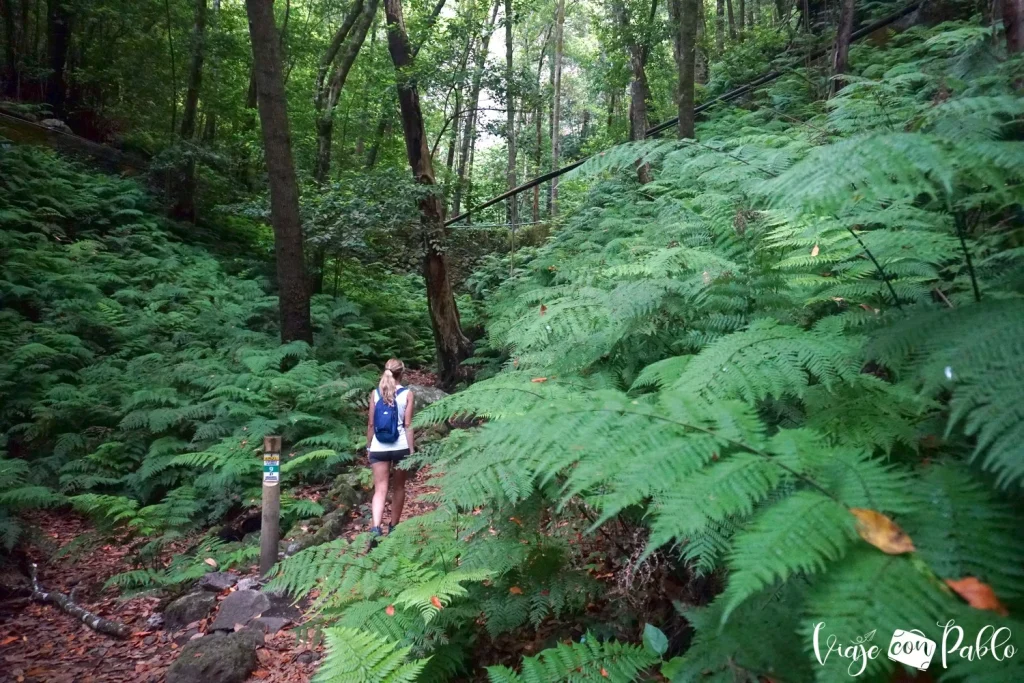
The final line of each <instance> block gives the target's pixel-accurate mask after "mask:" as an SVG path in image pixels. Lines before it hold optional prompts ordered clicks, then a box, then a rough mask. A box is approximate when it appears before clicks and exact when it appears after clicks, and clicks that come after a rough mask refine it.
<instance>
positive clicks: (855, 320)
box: [419, 25, 1024, 681]
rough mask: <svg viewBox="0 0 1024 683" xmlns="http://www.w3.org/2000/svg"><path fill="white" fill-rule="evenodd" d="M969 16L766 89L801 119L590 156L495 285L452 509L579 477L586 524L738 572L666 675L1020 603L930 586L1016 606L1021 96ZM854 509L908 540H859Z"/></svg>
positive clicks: (786, 674)
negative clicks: (645, 175) (533, 241)
mask: <svg viewBox="0 0 1024 683" xmlns="http://www.w3.org/2000/svg"><path fill="white" fill-rule="evenodd" d="M975 33H976V31H975V28H974V27H972V26H967V25H957V26H949V25H946V26H941V27H938V28H935V29H931V30H928V31H926V30H923V29H915V30H914V31H912V32H910V33H909V34H907V35H904V36H901V37H900V38H898V39H894V41H893V43H892V44H891V46H890V47H889V48H888V49H886V50H873V51H861V52H859V53H858V58H859V61H858V62H857V64H858V68H860V69H861V73H860V74H859V75H855V76H854V77H852V78H851V80H850V85H849V86H847V87H845V88H844V89H843V90H842V91H841V92H840V93H839V94H838V95H837V96H836V97H834V98H832V99H831V100H830V101H829V103H828V106H827V108H824V109H823V108H821V107H817V108H816V107H815V106H813V105H812V104H809V103H805V104H804V105H803V106H801V105H800V103H799V99H798V98H797V97H796V95H795V92H796V90H794V85H793V83H792V82H790V80H789V79H790V77H785V78H783V79H781V80H780V81H779V82H778V83H776V84H775V85H773V86H772V87H771V88H770V89H769V90H768V93H767V95H768V97H769V98H772V97H777V98H780V101H782V102H783V103H784V104H783V106H784V107H785V108H786V109H787V110H789V111H790V112H795V113H799V115H800V118H797V119H796V120H795V121H794V116H791V115H789V114H786V115H785V116H784V117H783V118H776V117H775V115H774V113H773V110H774V108H772V109H761V110H757V111H753V112H750V111H745V110H732V111H720V112H719V113H718V114H717V115H715V116H714V118H712V120H710V121H709V122H708V123H706V124H703V125H702V126H701V127H700V128H699V130H698V137H699V143H697V144H693V143H688V142H675V141H654V142H648V143H643V144H641V145H629V146H623V147H622V148H617V149H613V150H609V151H608V152H607V153H605V154H604V155H602V156H600V157H597V158H595V159H594V160H592V161H589V162H587V164H585V165H584V166H583V167H581V168H580V169H579V171H577V174H578V175H579V176H587V175H589V176H591V177H594V176H596V177H597V181H596V182H594V183H593V185H592V188H591V190H590V195H589V197H588V198H587V200H586V202H585V204H584V206H583V207H582V208H581V209H580V210H579V211H578V212H576V213H575V214H574V215H572V216H571V217H570V218H569V219H568V220H567V221H566V225H565V226H564V227H563V229H562V230H560V231H559V232H557V233H556V234H555V235H554V236H553V237H552V238H551V240H550V241H549V242H548V244H547V245H545V246H543V247H541V248H539V249H538V250H537V251H536V253H535V254H532V255H531V260H530V262H529V265H528V266H527V267H526V268H525V269H524V271H523V272H520V273H514V274H513V276H512V277H510V278H508V279H506V281H505V282H504V283H503V284H502V285H501V286H499V287H497V288H495V287H494V285H493V284H488V291H489V295H490V298H489V300H488V307H487V313H488V316H489V318H490V320H489V323H488V333H489V338H488V353H489V354H491V358H493V356H494V354H500V357H499V358H498V361H499V362H503V363H504V371H503V372H501V373H499V374H497V375H496V376H494V377H492V378H490V379H486V380H484V381H481V382H477V383H476V384H474V385H473V386H471V387H470V388H468V389H467V390H465V391H463V392H461V393H459V394H457V395H455V396H452V397H450V398H448V399H445V400H444V401H441V402H440V403H437V404H434V405H432V406H431V407H430V408H429V409H428V410H426V411H424V412H423V413H421V415H420V417H419V419H420V420H421V422H422V423H423V424H432V423H439V422H442V421H444V420H446V419H449V418H453V417H460V418H463V419H464V418H465V416H466V415H467V414H468V415H473V416H476V417H478V418H483V424H482V425H481V426H479V427H477V428H475V429H472V430H468V431H466V432H464V433H460V434H456V435H454V436H453V437H452V438H450V439H449V440H448V442H447V443H446V445H445V448H444V450H443V452H442V453H441V455H440V457H439V458H438V459H437V460H436V462H434V463H433V467H434V468H435V471H436V472H438V473H439V474H440V476H439V477H438V479H437V482H438V484H439V486H440V492H439V494H438V498H439V500H440V501H442V503H446V504H449V505H455V506H458V507H459V508H462V509H476V508H479V507H481V506H485V507H486V506H490V507H495V508H497V509H498V510H502V509H504V510H512V509H517V508H518V507H520V506H523V505H525V504H526V502H527V501H533V500H537V499H538V498H540V499H543V500H548V501H550V504H551V505H552V506H555V507H558V506H560V509H561V510H562V511H563V512H564V511H568V510H572V509H574V506H575V505H577V504H578V502H580V501H581V500H582V501H583V502H585V503H586V504H588V505H590V506H593V507H594V508H596V509H597V510H598V511H599V516H598V518H597V520H596V521H595V522H594V523H593V527H601V526H602V525H605V524H607V525H609V527H608V529H609V530H610V529H612V528H613V527H612V526H611V524H612V520H614V519H615V518H616V517H619V516H622V515H626V514H628V515H629V516H630V519H637V518H640V519H642V520H643V522H644V524H645V525H646V526H647V527H648V528H649V536H648V541H647V542H648V546H647V549H646V552H647V554H650V553H652V552H654V551H656V550H658V551H660V552H661V553H668V554H669V555H670V556H671V557H672V558H673V560H674V561H675V562H676V563H677V564H678V565H689V566H690V567H691V568H692V569H693V570H694V571H696V572H698V573H702V574H708V573H711V572H716V573H717V574H718V575H720V576H721V577H722V578H723V580H724V590H723V591H722V592H721V594H719V595H718V596H717V597H716V598H715V599H714V601H713V602H712V603H711V605H709V606H708V607H706V608H703V609H701V610H691V609H689V608H684V611H685V613H686V616H687V619H688V620H689V621H691V623H693V624H694V626H695V628H696V632H697V633H696V636H695V639H694V642H693V645H692V646H691V648H690V649H689V650H688V651H686V652H685V653H683V654H682V656H681V657H680V658H678V659H676V660H674V661H673V663H672V665H671V667H670V669H669V670H670V672H672V673H673V680H678V681H691V680H704V679H705V677H707V676H709V675H710V676H711V677H712V678H714V679H716V680H717V679H722V680H757V679H759V678H762V677H768V678H772V679H778V680H810V679H812V678H816V679H817V680H821V681H826V680H835V679H836V677H837V676H839V675H841V674H840V672H839V670H838V669H837V668H836V667H845V666H846V664H848V661H845V660H844V661H842V662H841V663H836V662H835V658H834V657H833V658H832V659H830V661H829V662H828V665H827V666H821V665H820V664H819V663H818V662H817V661H816V660H815V659H814V655H813V653H812V652H811V650H810V641H811V634H812V632H813V630H814V626H815V624H817V623H820V622H824V623H825V624H826V631H827V632H828V633H834V634H835V635H836V636H837V638H838V640H839V642H843V643H845V642H853V641H854V639H855V638H857V637H860V636H864V634H867V633H869V632H870V631H872V630H873V629H877V632H878V633H879V634H888V633H891V632H892V631H893V630H894V629H896V628H903V629H906V628H908V626H906V625H909V624H913V625H914V626H913V628H919V629H922V630H923V631H924V632H925V633H926V634H927V635H929V637H931V638H932V639H934V640H938V639H939V638H941V627H937V626H936V623H938V622H941V623H945V621H946V620H948V619H950V618H953V619H957V620H958V622H959V621H964V622H969V623H971V624H974V623H978V619H982V618H983V619H987V620H988V621H986V622H985V623H992V624H997V625H1006V626H1011V627H1013V626H1014V625H1015V624H1016V622H1015V621H1013V620H1010V619H1007V618H1005V617H1000V616H999V615H997V614H995V613H994V612H986V613H983V614H982V615H981V616H979V613H977V612H976V611H975V610H972V609H969V608H967V607H966V606H965V605H964V604H963V603H962V602H961V601H960V600H959V598H957V597H956V596H955V595H954V594H953V593H952V592H951V591H950V590H949V589H948V587H947V586H946V585H945V584H944V582H943V581H944V580H947V579H948V580H957V579H962V578H965V577H976V578H977V579H978V580H980V581H983V582H985V583H986V584H988V585H989V586H992V588H993V590H994V591H995V593H996V595H997V596H998V598H999V599H1000V600H1001V601H1002V602H1003V603H1004V604H1006V605H1007V607H1008V609H1009V611H1010V613H1011V614H1014V613H1015V611H1016V610H1019V609H1020V608H1021V602H1020V600H1021V597H1020V596H1021V592H1020V591H1021V585H1020V582H1021V574H1020V571H1019V568H1020V566H1021V563H1022V561H1024V546H1022V545H1021V543H1020V542H1019V540H1018V539H1017V534H1016V533H1015V531H1014V528H1015V527H1019V525H1020V524H1021V523H1022V522H1024V518H1022V517H1021V508H1020V502H1021V498H1020V484H1021V481H1022V478H1021V475H1022V472H1024V470H1022V469H1021V464H1020V463H1021V446H1020V444H1021V442H1022V436H1024V434H1021V432H1020V425H1021V424H1022V419H1021V418H1022V415H1021V414H1020V408H1019V407H1020V405H1021V404H1022V398H1024V397H1022V396H1021V395H1020V386H1022V381H1021V380H1022V378H1021V376H1020V367H1021V364H1022V361H1024V348H1022V347H1021V343H1020V340H1021V339H1022V338H1024V334H1022V333H1024V330H1022V329H1021V324H1022V322H1021V321H1024V303H1022V302H1024V264H1022V263H1021V253H1020V249H1019V237H1020V210H1021V209H1020V207H1021V205H1022V203H1024V194H1022V193H1024V176H1022V175H1021V168H1024V163H1022V162H1021V159H1020V158H1018V157H1019V154H1020V145H1021V143H1020V141H1019V136H1020V123H1021V120H1022V119H1021V115H1022V109H1021V106H1020V99H1019V96H1017V95H1016V94H1015V93H1014V92H1013V90H1012V88H1013V86H1012V83H1013V78H1014V77H1013V76H1012V75H1011V73H1012V70H1011V68H1010V66H1009V65H1007V66H1001V65H999V64H998V60H995V59H983V58H982V56H983V55H984V53H985V52H986V51H991V45H990V44H986V43H985V42H984V41H979V40H975V39H974V38H975V37H976V36H975ZM951 34H958V35H961V37H963V38H964V39H965V41H966V42H965V43H957V42H956V41H953V40H950V39H948V36H949V35H951ZM951 72H956V73H957V77H956V79H957V80H956V81H955V82H953V81H951V80H948V78H947V74H948V73H951ZM786 98H788V99H786ZM638 157H641V158H643V159H644V160H646V161H648V162H650V163H651V164H652V165H653V169H654V171H653V175H654V181H653V182H651V183H649V184H647V185H645V186H643V187H642V188H638V187H637V185H636V183H635V180H634V164H635V162H636V160H637V158H638ZM968 259H970V260H968ZM485 277H486V278H492V277H493V275H488V274H487V273H484V274H483V275H482V276H481V281H486V280H484V278H485ZM489 362H493V361H491V360H489ZM852 508H863V509H869V510H874V511H876V512H879V513H882V514H884V515H886V516H887V517H889V518H890V519H893V520H895V521H896V522H897V523H898V524H899V525H900V526H901V527H902V528H903V529H904V530H906V531H907V533H908V534H909V535H910V538H911V539H912V540H913V542H914V545H915V551H914V552H913V553H912V554H911V555H910V556H890V555H886V554H884V553H883V552H881V551H880V550H879V549H878V548H875V547H872V546H871V545H869V544H868V543H866V542H865V541H863V540H861V539H860V538H859V537H858V534H857V531H856V526H855V522H856V518H855V517H854V515H853V514H851V512H850V510H851V509H852ZM506 514H508V513H506ZM898 624H905V626H899V625H898ZM937 629H938V630H937ZM883 637H884V636H883ZM882 645H883V649H884V643H883V644H882ZM893 666H894V665H893V663H892V662H891V661H890V660H888V659H886V658H885V657H884V655H883V656H881V657H879V658H877V659H875V660H873V662H872V663H871V666H870V668H869V674H870V675H871V676H873V677H878V678H884V677H887V676H889V675H890V674H891V672H892V670H893ZM968 668H969V667H968V666H966V665H963V664H962V665H961V667H960V671H961V672H962V673H961V674H957V675H963V674H966V672H967V670H968ZM979 671H980V669H979ZM526 672H527V667H526V665H525V664H524V677H525V675H526ZM563 673H564V672H563ZM547 674H548V678H550V679H552V680H555V679H557V675H556V673H554V672H547ZM842 675H845V674H842ZM514 676H515V674H513V673H512V672H510V671H508V670H504V669H492V680H518V679H517V678H514ZM541 679H544V677H543V676H539V677H538V680H541Z"/></svg>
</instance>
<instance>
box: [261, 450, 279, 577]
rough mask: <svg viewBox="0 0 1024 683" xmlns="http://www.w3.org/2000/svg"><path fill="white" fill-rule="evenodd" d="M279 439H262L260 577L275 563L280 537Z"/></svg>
mask: <svg viewBox="0 0 1024 683" xmlns="http://www.w3.org/2000/svg"><path fill="white" fill-rule="evenodd" d="M280 484H281V437H279V436H265V437H263V519H262V522H261V524H260V576H266V575H267V574H268V573H269V572H270V569H271V568H272V567H273V566H274V564H275V563H276V562H277V544H278V541H279V540H280V536H281V486H280Z"/></svg>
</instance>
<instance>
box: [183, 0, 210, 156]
mask: <svg viewBox="0 0 1024 683" xmlns="http://www.w3.org/2000/svg"><path fill="white" fill-rule="evenodd" d="M205 41H206V0H196V9H195V25H194V26H193V28H192V61H191V62H190V63H189V69H188V86H187V87H186V90H185V108H184V109H183V110H182V112H181V138H182V139H183V140H191V139H192V138H193V137H194V136H195V132H196V114H197V112H198V111H199V90H200V88H201V87H202V83H203V54H204V43H205Z"/></svg>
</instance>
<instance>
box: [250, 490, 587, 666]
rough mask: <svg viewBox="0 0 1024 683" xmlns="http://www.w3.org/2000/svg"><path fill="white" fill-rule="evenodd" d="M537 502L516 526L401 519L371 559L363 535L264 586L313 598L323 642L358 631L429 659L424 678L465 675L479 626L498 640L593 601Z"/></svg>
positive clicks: (442, 516) (437, 514) (283, 568)
mask: <svg viewBox="0 0 1024 683" xmlns="http://www.w3.org/2000/svg"><path fill="white" fill-rule="evenodd" d="M539 502H540V501H539V499H538V500H534V501H532V502H528V503H527V504H525V505H523V506H521V507H520V508H518V509H517V510H515V514H514V515H512V518H514V519H515V520H516V521H512V519H510V518H509V517H507V516H503V517H492V516H490V515H489V514H487V513H483V514H481V515H479V516H470V517H468V518H467V516H465V515H459V514H456V513H454V512H453V511H452V510H450V509H445V508H439V509H438V510H436V511H434V512H431V513H428V514H425V515H420V516H418V517H414V518H412V519H408V520H404V521H403V522H402V523H401V524H400V525H398V526H397V527H395V529H394V531H393V532H392V533H391V534H389V535H388V536H387V537H385V538H384V539H383V540H382V541H380V543H379V545H378V546H377V547H376V548H373V549H370V550H369V551H368V552H366V547H367V546H366V544H367V541H368V540H369V538H368V536H366V535H362V536H360V537H357V538H356V539H355V540H353V541H352V542H351V543H349V542H347V541H345V540H337V541H333V542H331V543H327V544H324V545H322V546H318V547H314V548H309V549H307V550H304V551H302V552H300V553H297V554H296V555H294V556H292V557H289V558H287V559H285V560H284V561H283V562H282V563H281V564H280V565H279V567H278V569H277V573H276V576H275V578H274V580H273V581H272V583H271V586H270V587H271V588H272V589H280V590H286V591H288V592H289V593H290V594H292V595H294V596H297V597H301V596H305V595H308V594H310V593H313V592H314V591H315V592H316V598H315V600H314V601H313V608H314V610H315V612H316V614H317V617H316V619H315V623H319V624H325V625H331V627H330V628H327V633H328V634H330V632H331V628H333V627H342V628H348V629H359V630H360V631H361V632H366V633H371V634H373V637H374V638H375V639H377V640H378V641H380V642H384V643H390V644H392V645H394V646H395V647H399V648H403V650H402V651H403V652H411V653H412V655H413V656H415V657H425V656H428V655H429V656H430V657H431V659H430V661H429V663H427V664H426V667H425V669H424V674H423V676H424V678H425V679H427V680H434V679H438V680H446V679H448V678H449V677H450V676H452V675H454V674H456V673H458V672H460V671H465V670H466V666H467V659H468V658H469V656H470V654H471V652H472V647H473V644H474V642H476V641H477V640H478V638H479V633H478V627H477V626H476V623H475V622H476V621H477V619H481V620H482V621H483V623H484V624H485V625H486V630H487V633H488V634H490V635H491V636H492V637H497V636H498V635H500V634H502V633H508V632H511V631H514V630H516V629H519V628H521V627H524V626H525V625H527V624H532V625H533V626H534V627H536V626H537V625H539V624H540V623H542V622H543V621H545V620H546V619H549V618H551V617H556V618H557V617H564V616H566V615H567V614H571V613H573V612H576V611H578V610H581V609H582V608H583V607H584V605H585V604H586V602H587V601H588V600H589V599H591V598H592V597H593V595H594V590H595V586H594V585H593V581H592V580H590V579H589V578H588V577H587V575H586V574H584V573H583V572H580V571H578V570H575V569H573V568H571V567H569V566H567V564H566V563H567V560H568V559H569V554H568V552H567V549H568V545H567V544H566V538H565V537H564V535H563V534H562V533H559V532H558V530H557V529H558V528H557V527H556V526H555V525H552V526H551V528H538V524H539V521H540V513H541V510H540V509H539V508H538V507H537V503H539ZM408 648H411V650H409V649H408ZM345 656H346V657H347V656H348V655H347V654H346V655H345ZM326 666H327V664H325V667H326Z"/></svg>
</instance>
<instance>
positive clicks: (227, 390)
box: [0, 147, 430, 585]
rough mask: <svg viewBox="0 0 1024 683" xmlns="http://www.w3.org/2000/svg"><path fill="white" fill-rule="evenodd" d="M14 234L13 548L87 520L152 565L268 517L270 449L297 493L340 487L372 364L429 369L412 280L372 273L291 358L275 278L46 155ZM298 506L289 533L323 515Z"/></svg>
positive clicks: (15, 152)
mask: <svg viewBox="0 0 1024 683" xmlns="http://www.w3.org/2000/svg"><path fill="white" fill-rule="evenodd" d="M0 223H2V226H3V230H2V231H0V254H2V257H0V297H2V300H3V307H2V310H0V355H2V358H3V360H2V361H0V404H2V408H0V433H3V434H5V435H6V440H7V445H6V451H7V453H6V456H4V458H3V459H2V460H0V467H2V468H3V472H4V473H5V475H6V476H4V477H3V481H2V483H0V508H3V512H2V513H0V514H2V516H0V539H2V540H3V543H4V545H5V546H6V547H7V548H8V549H10V548H11V547H12V546H13V545H14V543H15V542H16V541H17V539H18V536H19V534H20V531H21V529H22V526H23V524H22V522H20V521H19V519H18V517H17V515H16V513H17V512H18V511H19V510H25V509H30V508H34V507H42V506H53V505H66V504H70V505H72V506H74V507H75V508H76V509H78V510H80V511H82V512H85V513H88V514H90V515H92V516H93V517H94V518H95V519H96V520H97V521H98V522H99V523H100V524H101V527H104V528H117V529H119V530H122V531H126V532H128V533H129V534H130V535H131V536H135V537H137V538H138V539H140V540H143V541H147V542H148V545H146V546H144V547H143V548H142V552H141V554H142V556H143V557H146V556H152V557H155V551H156V549H157V548H159V547H163V546H164V545H165V544H166V543H168V542H170V541H172V540H175V539H177V538H179V537H181V536H182V535H183V534H186V533H189V532H191V531H193V530H197V529H199V528H201V527H204V526H208V525H210V524H212V523H214V522H216V521H217V520H219V519H221V518H222V517H223V516H224V515H225V514H226V513H229V512H232V511H238V510H240V509H242V508H244V507H247V506H250V505H252V504H253V501H254V500H258V492H259V488H258V487H259V482H260V470H261V461H260V459H259V457H258V449H260V448H261V447H262V440H263V437H264V436H265V435H267V434H280V435H282V436H283V437H284V440H285V443H286V444H290V445H291V446H292V448H291V449H290V450H289V452H288V453H286V454H285V457H284V461H283V463H282V471H283V473H284V475H285V476H286V478H287V480H288V481H289V482H291V483H302V482H303V481H304V480H306V479H308V478H315V477H319V476H323V475H325V474H326V473H328V472H331V471H334V470H336V469H337V465H339V464H341V463H344V462H345V461H347V460H349V459H350V458H351V457H352V453H353V451H354V448H355V447H356V446H357V445H358V444H359V443H361V439H362V438H363V436H362V429H363V428H364V427H363V426H364V425H365V418H364V417H363V415H362V411H361V409H360V408H358V402H356V401H353V400H351V398H352V397H353V396H356V395H359V396H362V395H364V393H365V392H367V391H369V387H370V386H371V385H372V384H373V383H374V380H375V371H374V370H373V368H368V367H367V366H368V365H369V364H376V363H379V362H380V361H382V360H383V359H385V358H386V357H387V355H389V354H395V355H399V356H400V357H403V358H405V360H406V361H407V362H410V363H411V364H413V365H415V364H417V363H420V362H423V361H424V360H426V359H427V357H428V356H429V354H430V348H428V346H427V344H425V342H424V341H423V339H424V338H426V339H429V335H424V334H423V330H425V329H429V327H428V326H429V320H428V318H427V313H426V305H425V302H424V301H423V297H422V296H421V295H420V294H421V293H420V292H418V290H417V288H416V285H415V284H414V282H413V281H412V280H411V279H410V278H406V277H403V276H392V275H389V274H387V273H383V272H378V271H369V270H365V269H360V268H361V267H360V266H359V265H358V264H357V263H349V264H346V273H345V280H344V282H343V283H342V284H343V286H341V287H340V291H338V292H337V295H336V296H334V295H333V293H332V294H328V295H321V296H318V297H316V298H315V299H314V301H313V306H312V310H313V316H314V325H315V328H316V339H317V346H316V347H315V348H310V347H309V346H307V345H306V344H304V343H291V344H287V345H283V346H282V345H281V344H280V343H279V341H278V337H277V324H276V318H277V313H276V311H277V299H276V297H275V296H274V295H273V294H272V293H271V291H270V283H269V281H268V278H267V276H266V274H267V273H268V272H269V270H270V269H269V268H268V264H267V263H266V262H265V261H261V260H259V259H254V258H244V257H243V256H240V255H239V254H240V253H243V252H242V250H238V251H237V252H235V254H234V255H233V256H229V255H227V254H226V253H225V254H222V255H219V256H218V255H215V254H214V253H213V252H211V251H210V250H209V249H208V248H207V246H209V243H208V244H205V245H204V244H189V243H186V242H185V241H183V238H182V232H183V231H181V230H180V229H178V227H177V226H171V225H169V224H167V223H165V222H164V221H163V220H162V219H161V218H158V217H157V216H156V214H155V213H154V212H153V211H152V207H151V206H150V200H149V199H148V198H147V196H146V195H145V194H144V193H143V192H142V191H141V190H140V189H139V187H138V186H137V185H136V184H135V183H134V182H131V181H127V180H121V179H116V178H112V177H109V176H105V175H102V174H98V173H92V172H87V171H84V170H82V169H80V168H78V167H76V166H74V165H72V164H70V163H68V162H66V161H63V160H61V159H59V158H57V157H55V156H53V155H51V154H48V153H44V152H41V151H38V150H35V149H28V148H17V147H5V148H2V149H0ZM200 232H201V231H200ZM206 238H207V239H208V240H209V241H210V242H212V239H210V238H211V236H209V235H206ZM369 283H372V284H369ZM417 331H418V332H417ZM283 506H284V508H283V510H284V513H285V522H286V523H288V522H289V521H294V520H296V519H299V518H301V517H309V516H314V515H317V514H321V513H322V512H323V510H322V508H320V506H319V505H317V504H315V503H312V502H311V501H304V500H299V499H294V498H292V497H290V496H289V495H288V494H286V495H285V497H284V501H283ZM12 513H13V514H12ZM207 550H209V551H211V552H212V549H209V548H208V549H207ZM247 552H249V551H243V550H240V549H238V548H235V549H224V552H223V553H222V555H223V556H224V557H228V556H237V557H238V558H245V557H248V556H249V555H246V553H247ZM238 553H241V555H238ZM250 554H251V553H250ZM140 571H142V572H143V574H145V573H146V570H140ZM176 571H177V568H175V569H174V571H171V572H170V574H168V575H173V574H175V572H176ZM141 578H144V577H143V575H142V574H137V575H134V577H133V576H127V577H122V578H120V579H119V581H120V582H121V583H122V585H128V584H131V583H132V582H133V581H134V580H135V579H141Z"/></svg>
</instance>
